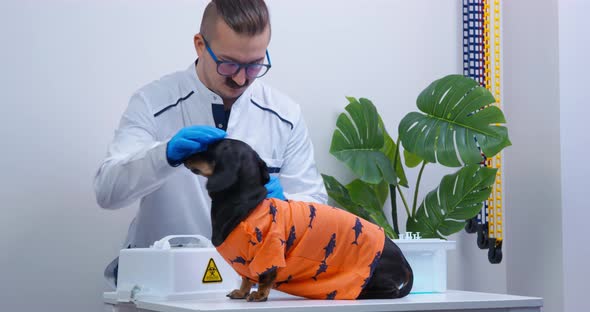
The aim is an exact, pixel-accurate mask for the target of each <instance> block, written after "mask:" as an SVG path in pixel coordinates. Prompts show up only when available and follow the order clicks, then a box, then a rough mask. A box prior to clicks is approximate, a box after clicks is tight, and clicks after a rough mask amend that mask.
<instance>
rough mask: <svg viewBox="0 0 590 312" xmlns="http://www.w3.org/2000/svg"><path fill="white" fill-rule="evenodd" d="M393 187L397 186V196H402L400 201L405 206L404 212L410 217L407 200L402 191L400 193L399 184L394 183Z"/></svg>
mask: <svg viewBox="0 0 590 312" xmlns="http://www.w3.org/2000/svg"><path fill="white" fill-rule="evenodd" d="M395 188H397V192H398V193H399V196H400V197H401V198H402V201H403V202H404V207H405V208H406V213H407V214H408V218H409V217H410V209H409V208H408V202H407V201H406V198H405V197H404V193H402V188H401V187H400V186H399V185H396V186H395Z"/></svg>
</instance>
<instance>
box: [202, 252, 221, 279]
mask: <svg viewBox="0 0 590 312" xmlns="http://www.w3.org/2000/svg"><path fill="white" fill-rule="evenodd" d="M221 282H223V279H222V278H221V273H219V270H218V269H217V265H215V261H213V258H211V259H209V264H207V269H206V270H205V274H204V275H203V283H221Z"/></svg>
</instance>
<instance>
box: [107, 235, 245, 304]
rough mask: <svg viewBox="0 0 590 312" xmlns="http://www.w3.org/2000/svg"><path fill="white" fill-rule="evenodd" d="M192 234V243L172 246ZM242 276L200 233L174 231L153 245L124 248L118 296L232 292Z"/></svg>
mask: <svg viewBox="0 0 590 312" xmlns="http://www.w3.org/2000/svg"><path fill="white" fill-rule="evenodd" d="M177 238H183V239H186V238H190V239H191V240H194V243H191V244H190V245H188V246H184V247H172V246H171V245H170V240H172V239H177ZM240 283H241V278H240V277H239V276H238V274H237V273H236V272H235V271H234V270H233V269H232V268H231V267H230V266H229V264H228V263H227V262H226V261H225V260H224V259H223V258H222V257H221V256H220V255H219V253H218V252H217V250H216V249H215V248H214V247H213V245H212V244H211V242H210V241H209V240H208V239H206V238H204V237H202V236H199V235H196V236H192V235H189V236H184V235H172V236H167V237H164V238H163V239H161V240H159V241H157V242H155V243H154V245H153V246H151V247H150V248H132V249H123V250H121V252H120V254H119V271H118V278H117V300H118V301H120V302H128V301H133V300H138V299H156V300H182V299H199V298H204V297H207V296H209V295H211V294H212V293H221V292H223V293H228V292H229V291H231V290H233V289H236V288H239V285H240Z"/></svg>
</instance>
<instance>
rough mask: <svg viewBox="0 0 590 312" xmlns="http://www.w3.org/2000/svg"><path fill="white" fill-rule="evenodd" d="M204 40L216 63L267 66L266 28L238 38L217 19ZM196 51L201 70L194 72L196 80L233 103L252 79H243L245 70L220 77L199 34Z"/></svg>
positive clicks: (237, 35)
mask: <svg viewBox="0 0 590 312" xmlns="http://www.w3.org/2000/svg"><path fill="white" fill-rule="evenodd" d="M205 39H206V40H207V42H208V44H209V48H210V49H211V51H212V52H213V53H214V54H215V55H216V56H217V59H218V60H219V61H230V62H236V63H242V64H247V63H264V62H267V61H266V49H267V47H268V43H269V40H270V29H269V27H267V28H266V29H265V30H264V31H263V32H262V33H261V34H258V35H255V36H248V35H240V34H237V33H235V32H234V31H233V30H232V29H231V28H229V26H227V25H226V24H225V22H224V21H223V20H222V19H219V20H218V21H217V24H216V29H215V34H214V35H213V37H212V38H205ZM195 47H196V49H197V54H198V55H199V63H198V65H197V66H198V67H199V66H203V67H202V68H201V70H199V68H197V72H198V74H199V78H200V79H201V80H202V81H203V83H204V84H205V86H206V87H207V88H209V89H210V90H212V91H213V92H215V93H217V94H218V95H219V96H221V98H222V99H223V100H224V101H230V102H233V101H234V100H235V99H236V98H238V97H239V96H240V95H242V93H244V91H245V90H246V88H247V87H248V86H249V85H250V84H252V82H253V81H254V79H255V78H249V77H247V76H246V72H245V69H244V68H241V69H240V71H239V72H238V73H237V74H235V75H234V76H231V77H225V76H222V75H220V74H219V73H218V72H217V63H215V61H214V60H213V57H212V56H211V55H210V54H209V52H208V51H207V49H206V46H205V41H204V40H203V37H202V36H201V35H200V34H197V35H196V36H195Z"/></svg>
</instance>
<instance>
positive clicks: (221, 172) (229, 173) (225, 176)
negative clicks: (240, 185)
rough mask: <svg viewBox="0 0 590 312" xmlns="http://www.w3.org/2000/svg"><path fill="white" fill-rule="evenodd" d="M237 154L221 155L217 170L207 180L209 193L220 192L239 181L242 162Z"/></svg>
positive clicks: (216, 166) (216, 165)
mask: <svg viewBox="0 0 590 312" xmlns="http://www.w3.org/2000/svg"><path fill="white" fill-rule="evenodd" d="M237 158H238V156H237V155H236V153H228V152H226V153H219V154H218V155H217V159H216V161H215V170H214V171H213V174H212V175H211V176H210V177H209V178H208V180H207V191H209V192H210V193H211V192H219V191H222V190H225V189H227V188H229V187H230V186H232V185H233V184H235V183H236V182H237V181H238V172H239V170H240V161H239V160H238V159H237Z"/></svg>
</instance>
